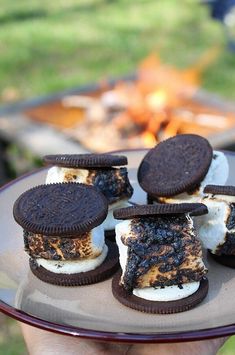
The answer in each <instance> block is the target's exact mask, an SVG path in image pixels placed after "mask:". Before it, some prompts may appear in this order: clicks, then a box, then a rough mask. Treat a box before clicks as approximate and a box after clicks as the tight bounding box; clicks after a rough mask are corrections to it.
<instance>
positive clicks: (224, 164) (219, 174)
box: [163, 150, 229, 203]
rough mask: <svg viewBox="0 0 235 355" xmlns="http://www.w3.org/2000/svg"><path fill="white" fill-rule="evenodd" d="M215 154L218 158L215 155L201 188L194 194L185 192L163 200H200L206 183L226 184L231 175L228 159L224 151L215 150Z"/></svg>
mask: <svg viewBox="0 0 235 355" xmlns="http://www.w3.org/2000/svg"><path fill="white" fill-rule="evenodd" d="M214 155H215V157H216V158H214V157H213V159H212V161H211V165H210V168H209V170H208V172H207V174H206V176H205V178H204V179H203V181H202V182H201V184H200V188H199V190H197V191H196V192H194V193H193V194H188V193H187V192H184V193H181V194H178V195H176V196H174V197H170V198H163V200H164V201H165V202H167V203H181V202H199V201H200V199H201V198H203V196H204V193H203V190H204V188H205V187H206V185H224V184H225V183H226V181H227V179H228V176H229V165H228V160H227V158H226V156H225V154H224V153H222V152H218V151H216V150H215V151H214V152H213V156H214Z"/></svg>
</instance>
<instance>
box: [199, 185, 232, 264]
mask: <svg viewBox="0 0 235 355" xmlns="http://www.w3.org/2000/svg"><path fill="white" fill-rule="evenodd" d="M204 193H205V198H204V199H203V203H205V204H206V205H207V207H208V210H209V213H208V215H207V216H204V217H203V218H202V220H201V221H200V228H199V235H200V237H201V240H202V242H203V244H204V246H205V248H206V249H208V251H209V253H210V255H211V256H212V257H213V259H215V260H216V261H217V262H219V263H221V264H222V265H226V266H229V267H232V268H235V186H220V185H207V186H206V187H205V189H204Z"/></svg>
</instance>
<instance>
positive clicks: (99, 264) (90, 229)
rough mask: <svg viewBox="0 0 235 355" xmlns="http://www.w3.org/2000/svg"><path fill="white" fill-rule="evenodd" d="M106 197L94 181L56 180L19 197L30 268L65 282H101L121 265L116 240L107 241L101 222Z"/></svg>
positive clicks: (54, 281) (18, 213)
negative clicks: (66, 181) (73, 181)
mask: <svg viewBox="0 0 235 355" xmlns="http://www.w3.org/2000/svg"><path fill="white" fill-rule="evenodd" d="M107 211H108V203H107V200H106V198H105V197H104V196H103V194H102V193H101V192H99V191H97V190H96V189H95V188H94V187H93V186H88V185H83V184H78V183H58V184H50V185H40V186H36V187H34V188H32V189H30V190H28V191H26V192H24V193H23V194H22V195H21V196H20V197H19V198H18V199H17V200H16V202H15V204H14V208H13V214H14V217H15V220H16V221H17V222H18V223H19V224H20V225H21V226H22V227H23V229H24V245H25V251H26V252H27V253H28V254H29V255H30V256H31V259H30V268H31V270H32V272H33V273H34V274H35V275H36V276H37V277H38V278H39V279H41V280H43V281H45V282H48V283H52V284H57V285H65V286H75V285H77V286H79V285H85V284H90V283H94V282H100V281H102V280H104V279H106V278H107V277H109V276H111V274H113V273H114V272H115V271H116V270H117V268H118V265H119V258H118V251H117V248H116V246H115V245H112V244H111V245H110V244H109V247H107V245H106V244H105V243H104V230H103V227H102V226H101V223H102V222H103V220H104V219H105V218H106V215H107Z"/></svg>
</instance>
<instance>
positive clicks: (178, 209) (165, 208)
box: [113, 203, 208, 219]
mask: <svg viewBox="0 0 235 355" xmlns="http://www.w3.org/2000/svg"><path fill="white" fill-rule="evenodd" d="M185 213H189V214H190V215H191V216H196V215H202V214H206V213H208V210H207V207H206V206H205V205H204V204H203V203H179V204H161V203H156V204H154V205H136V206H131V207H126V208H120V209H117V210H115V211H114V213H113V215H114V217H115V218H116V219H132V218H136V217H137V218H138V217H143V216H154V215H177V214H185Z"/></svg>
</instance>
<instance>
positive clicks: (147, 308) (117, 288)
mask: <svg viewBox="0 0 235 355" xmlns="http://www.w3.org/2000/svg"><path fill="white" fill-rule="evenodd" d="M120 278H121V271H119V272H117V273H116V274H115V275H114V277H113V280H112V293H113V296H114V297H115V298H116V299H117V300H118V301H119V302H120V303H122V304H123V305H125V306H127V307H130V308H132V309H135V310H137V311H140V312H145V313H152V314H172V313H179V312H185V311H188V310H190V309H192V308H194V307H195V306H197V305H198V304H199V303H201V302H202V301H203V299H204V298H205V297H206V295H207V293H208V284H209V283H208V279H207V278H206V277H203V278H202V279H201V281H200V286H199V288H198V290H197V291H196V292H195V293H193V294H192V295H190V296H188V297H186V298H182V299H180V300H176V301H161V302H159V301H149V300H146V299H143V298H140V297H137V296H135V295H133V294H131V293H129V292H127V291H126V290H125V289H124V288H123V287H122V286H121V285H120Z"/></svg>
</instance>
